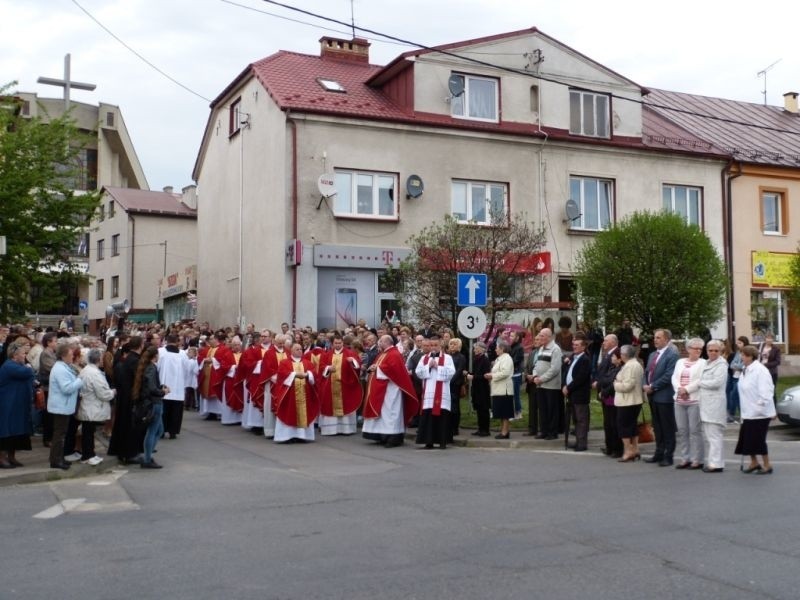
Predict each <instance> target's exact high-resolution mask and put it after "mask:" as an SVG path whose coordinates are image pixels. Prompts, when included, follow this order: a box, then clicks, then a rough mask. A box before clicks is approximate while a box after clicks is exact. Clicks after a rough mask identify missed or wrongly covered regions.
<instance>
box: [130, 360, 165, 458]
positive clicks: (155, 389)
mask: <svg viewBox="0 0 800 600" xmlns="http://www.w3.org/2000/svg"><path fill="white" fill-rule="evenodd" d="M157 363H158V348H156V347H155V346H149V347H148V348H147V349H146V350H145V351H144V352H143V353H142V357H141V358H140V359H139V364H138V365H137V367H136V378H135V379H134V381H133V400H134V402H136V403H137V404H143V405H145V406H150V405H152V406H153V418H152V420H150V421H149V422H148V423H147V431H146V432H145V434H144V459H143V460H142V464H141V465H140V466H141V467H142V468H143V469H160V468H161V465H160V464H158V463H157V462H156V461H154V460H153V452H154V451H155V449H156V444H157V443H158V440H159V439H160V438H161V436H162V435H163V434H164V420H163V417H162V415H163V412H164V402H163V400H164V396H165V395H166V394H168V393H169V388H168V387H167V386H165V385H161V382H160V381H159V378H158V368H157V367H156V364H157Z"/></svg>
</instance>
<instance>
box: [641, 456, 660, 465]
mask: <svg viewBox="0 0 800 600" xmlns="http://www.w3.org/2000/svg"><path fill="white" fill-rule="evenodd" d="M663 459H664V457H663V456H656V455H655V454H654V455H653V456H651V457H650V458H645V459H644V462H646V463H650V464H653V463H660V462H661V461H662V460H663Z"/></svg>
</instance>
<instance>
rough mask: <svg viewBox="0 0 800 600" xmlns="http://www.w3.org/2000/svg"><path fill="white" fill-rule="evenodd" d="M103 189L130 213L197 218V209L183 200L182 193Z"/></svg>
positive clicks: (115, 188) (114, 188)
mask: <svg viewBox="0 0 800 600" xmlns="http://www.w3.org/2000/svg"><path fill="white" fill-rule="evenodd" d="M103 191H104V192H105V193H107V194H108V195H109V196H111V197H112V198H114V201H115V202H116V203H117V205H118V206H119V207H120V208H122V209H124V210H125V211H126V212H128V213H136V214H149V215H165V216H172V217H187V218H193V219H196V218H197V211H196V210H193V209H191V208H189V207H188V206H186V205H185V204H184V203H183V202H181V195H180V194H174V193H169V192H155V191H151V190H134V189H130V188H117V187H104V188H103Z"/></svg>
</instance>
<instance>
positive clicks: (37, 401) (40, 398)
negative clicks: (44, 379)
mask: <svg viewBox="0 0 800 600" xmlns="http://www.w3.org/2000/svg"><path fill="white" fill-rule="evenodd" d="M33 407H34V408H35V409H36V410H44V409H45V408H47V403H46V402H45V398H44V390H43V389H42V388H40V387H37V388H36V391H35V392H34V393H33Z"/></svg>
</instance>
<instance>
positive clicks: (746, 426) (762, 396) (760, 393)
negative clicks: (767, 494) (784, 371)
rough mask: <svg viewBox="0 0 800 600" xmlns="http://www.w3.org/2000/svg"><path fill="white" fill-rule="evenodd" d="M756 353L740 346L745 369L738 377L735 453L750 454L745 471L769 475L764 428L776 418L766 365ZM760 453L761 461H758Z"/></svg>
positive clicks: (770, 382) (754, 349) (765, 431)
mask: <svg viewBox="0 0 800 600" xmlns="http://www.w3.org/2000/svg"><path fill="white" fill-rule="evenodd" d="M758 357H759V352H758V349H757V348H756V347H755V346H745V347H744V348H742V360H743V361H744V370H743V371H742V376H741V377H740V378H739V406H740V410H741V414H742V427H741V429H739V441H738V442H737V443H736V450H734V453H735V454H742V455H745V454H749V455H750V465H749V466H748V467H747V468H746V469H744V468H743V469H742V471H744V472H745V473H755V474H756V475H770V474H771V473H772V465H771V464H770V462H769V451H768V450H767V431H769V422H770V421H771V420H772V419H774V418H775V415H776V414H777V413H776V411H775V403H774V402H773V400H772V398H773V394H774V393H775V386H774V384H773V383H772V375H771V373H770V372H769V370H768V369H767V367H766V366H765V365H764V364H763V363H761V362H759V361H758ZM759 455H761V458H762V461H763V462H762V463H759V462H758V456H759Z"/></svg>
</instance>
